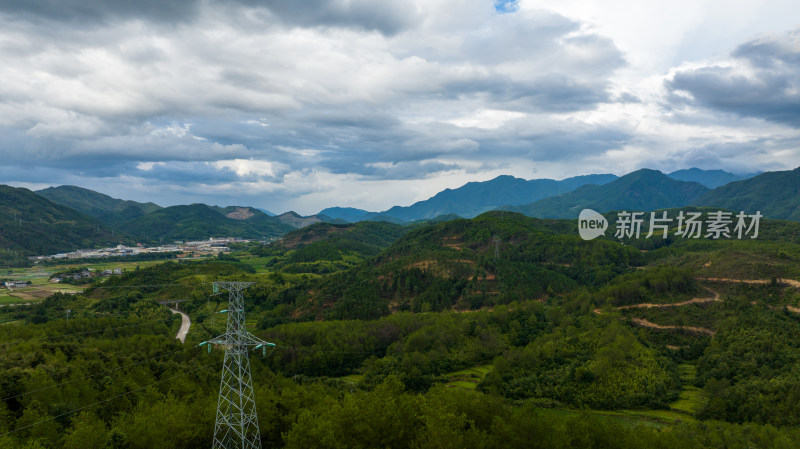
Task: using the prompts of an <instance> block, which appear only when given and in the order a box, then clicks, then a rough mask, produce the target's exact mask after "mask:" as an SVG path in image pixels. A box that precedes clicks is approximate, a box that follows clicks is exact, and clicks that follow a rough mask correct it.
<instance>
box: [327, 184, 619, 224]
mask: <svg viewBox="0 0 800 449" xmlns="http://www.w3.org/2000/svg"><path fill="white" fill-rule="evenodd" d="M614 179H616V176H615V175H610V174H605V175H585V176H575V177H572V178H567V179H564V180H561V181H556V180H553V179H532V180H525V179H520V178H515V177H513V176H498V177H497V178H494V179H492V180H489V181H484V182H469V183H467V184H464V185H463V186H461V187H459V188H457V189H445V190H443V191H441V192H439V193H437V194H436V195H434V196H433V197H431V198H429V199H427V200H424V201H418V202H416V203H414V204H412V205H411V206H394V207H392V208H391V209H389V210H386V211H384V212H380V213H376V212H366V211H363V212H364V213H363V214H360V215H359V212H362V211H361V210H360V209H354V208H328V209H325V210H323V211H322V212H320V213H324V214H326V215H329V216H331V217H336V218H342V219H345V220H348V221H359V220H380V219H382V217H392V218H394V219H397V220H401V221H405V222H410V221H414V220H423V219H432V218H436V217H438V216H440V215H449V214H454V215H458V216H460V217H464V218H472V217H475V216H477V215H480V214H481V213H483V212H486V211H489V210H493V209H496V208H498V207H500V206H505V205H519V204H527V203H531V202H533V201H536V200H539V199H542V198H547V197H550V196H554V195H558V194H561V193H564V192H569V191H571V190H574V189H576V188H578V187H580V186H582V185H586V184H597V185H602V184H605V183H607V182H610V181H612V180H614Z"/></svg>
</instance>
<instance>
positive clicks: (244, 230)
mask: <svg viewBox="0 0 800 449" xmlns="http://www.w3.org/2000/svg"><path fill="white" fill-rule="evenodd" d="M226 215H230V217H229V216H226ZM118 229H120V230H121V231H123V232H126V233H128V234H130V235H131V236H133V237H135V238H137V239H142V240H145V241H157V242H158V241H164V242H168V241H172V240H201V239H207V238H209V237H212V236H214V237H241V238H265V237H266V238H269V237H276V236H280V235H283V233H285V232H287V231H289V230H291V229H293V227H292V226H289V225H287V224H285V223H282V222H281V221H280V220H278V219H276V218H275V217H270V216H268V215H267V214H265V213H263V212H261V211H260V210H257V209H253V208H241V207H239V208H237V207H232V208H228V209H222V210H221V211H217V210H214V209H213V208H211V207H209V206H207V205H205V204H191V205H188V206H170V207H165V208H163V209H159V210H157V211H155V212H151V213H149V214H147V215H143V216H141V217H137V218H134V219H133V220H129V221H126V222H124V223H120V224H119V225H118Z"/></svg>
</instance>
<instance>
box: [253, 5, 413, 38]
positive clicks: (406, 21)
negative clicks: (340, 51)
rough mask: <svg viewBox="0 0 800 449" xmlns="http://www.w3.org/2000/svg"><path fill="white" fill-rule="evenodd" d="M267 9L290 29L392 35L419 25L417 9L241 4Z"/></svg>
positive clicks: (405, 6) (369, 6)
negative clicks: (334, 29) (327, 28)
mask: <svg viewBox="0 0 800 449" xmlns="http://www.w3.org/2000/svg"><path fill="white" fill-rule="evenodd" d="M238 1H239V2H240V3H242V4H247V5H250V6H258V7H261V6H265V7H266V8H268V9H269V10H270V11H271V12H272V13H273V14H275V15H276V16H278V17H280V19H281V21H283V22H284V23H286V24H288V25H296V26H305V27H308V26H333V27H348V28H349V27H353V28H357V29H363V30H368V31H372V30H374V31H379V32H381V33H383V34H386V35H393V34H396V33H398V32H400V31H403V30H405V29H407V28H409V27H411V26H412V25H413V24H414V23H416V22H418V21H419V16H418V13H417V12H416V8H415V7H414V5H411V4H408V3H407V2H404V1H395V0H388V1H377V2H376V1H372V0H302V1H297V0H263V1H256V0H238Z"/></svg>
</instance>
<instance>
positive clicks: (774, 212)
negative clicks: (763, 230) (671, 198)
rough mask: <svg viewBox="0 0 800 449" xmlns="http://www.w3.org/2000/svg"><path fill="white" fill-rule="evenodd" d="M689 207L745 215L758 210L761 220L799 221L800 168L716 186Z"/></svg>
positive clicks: (767, 173)
mask: <svg viewBox="0 0 800 449" xmlns="http://www.w3.org/2000/svg"><path fill="white" fill-rule="evenodd" d="M693 204H695V205H698V206H713V207H720V208H725V209H730V210H734V211H745V212H746V213H755V212H756V211H760V212H761V213H762V214H763V215H764V216H765V217H769V218H780V219H786V220H794V221H800V167H798V168H795V169H794V170H786V171H774V172H765V173H762V174H760V175H758V176H755V177H753V178H750V179H745V180H742V181H736V182H732V183H730V184H726V185H724V186H721V187H717V188H716V189H714V190H711V191H710V192H707V193H706V194H704V195H702V196H700V197H699V198H697V199H695V201H693Z"/></svg>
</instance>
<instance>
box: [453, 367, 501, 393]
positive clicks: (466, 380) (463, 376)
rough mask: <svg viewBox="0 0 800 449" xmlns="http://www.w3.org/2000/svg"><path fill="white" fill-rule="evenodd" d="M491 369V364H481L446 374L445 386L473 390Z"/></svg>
mask: <svg viewBox="0 0 800 449" xmlns="http://www.w3.org/2000/svg"><path fill="white" fill-rule="evenodd" d="M491 370H492V365H481V366H475V367H472V368H467V369H462V370H461V371H455V372H452V373H449V374H447V379H448V382H447V386H448V387H459V388H464V389H467V390H474V389H475V388H476V387H477V386H478V384H479V383H480V382H481V381H482V380H483V378H484V377H486V375H487V374H489V372H490V371H491Z"/></svg>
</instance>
